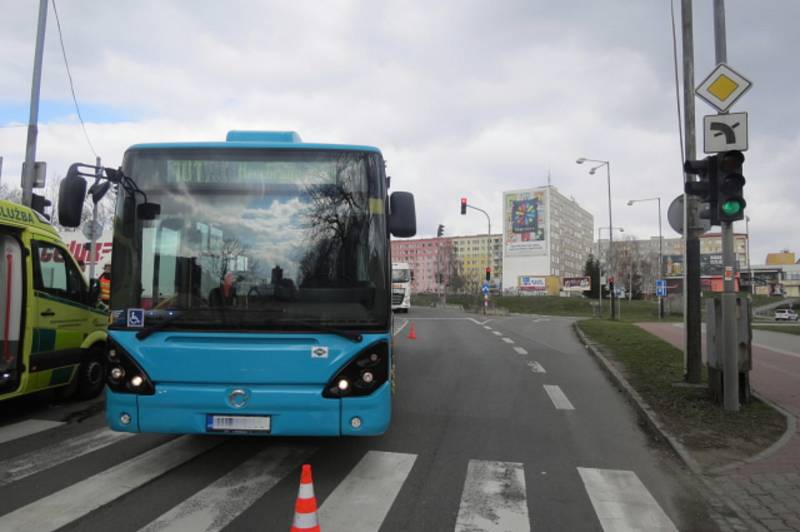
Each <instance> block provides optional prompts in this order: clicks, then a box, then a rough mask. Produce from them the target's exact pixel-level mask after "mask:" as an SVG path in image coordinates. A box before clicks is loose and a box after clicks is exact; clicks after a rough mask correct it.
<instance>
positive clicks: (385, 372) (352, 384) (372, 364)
mask: <svg viewBox="0 0 800 532" xmlns="http://www.w3.org/2000/svg"><path fill="white" fill-rule="evenodd" d="M387 380H389V344H387V343H386V342H378V343H376V344H372V345H371V346H369V347H367V348H366V349H364V350H363V351H361V352H360V353H359V354H357V355H356V356H355V357H353V358H352V359H350V361H349V362H348V363H347V364H345V365H344V367H342V368H341V369H340V370H339V371H338V372H337V373H336V375H334V377H333V378H332V379H331V380H330V381H328V384H326V385H325V389H324V390H323V391H322V396H323V397H328V398H340V397H357V396H363V395H369V394H371V393H372V392H374V391H375V390H376V389H377V388H379V387H380V386H381V384H383V383H384V382H386V381H387Z"/></svg>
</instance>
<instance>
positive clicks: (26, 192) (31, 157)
mask: <svg viewBox="0 0 800 532" xmlns="http://www.w3.org/2000/svg"><path fill="white" fill-rule="evenodd" d="M46 26H47V0H39V24H38V27H37V29H36V51H35V52H34V56H33V82H32V84H31V112H30V117H29V119H28V140H27V143H26V145H25V162H24V163H23V164H22V204H23V205H26V206H28V207H30V206H31V205H32V203H33V184H34V183H33V182H34V175H35V171H34V164H35V162H36V137H37V135H38V133H39V126H38V123H39V88H40V86H41V84H42V55H43V54H44V32H45V27H46Z"/></svg>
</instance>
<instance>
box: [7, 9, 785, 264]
mask: <svg viewBox="0 0 800 532" xmlns="http://www.w3.org/2000/svg"><path fill="white" fill-rule="evenodd" d="M675 3H676V6H675V9H676V17H677V19H678V20H677V22H678V24H679V25H680V1H679V0H675ZM38 4H39V2H37V1H35V0H0V8H2V9H1V10H0V12H1V13H2V14H3V15H2V17H0V72H1V73H2V75H0V126H2V127H0V156H3V157H4V165H3V177H2V179H3V182H4V183H6V184H13V185H15V186H16V185H18V183H19V172H20V168H21V162H22V160H23V159H24V149H25V128H24V127H14V126H15V125H24V124H26V123H27V119H28V111H29V109H28V102H29V97H30V85H31V72H32V62H33V52H34V41H35V35H36V18H37V11H38ZM711 4H712V2H711V0H698V1H696V2H695V10H694V11H695V13H694V14H695V52H696V57H695V70H696V73H697V74H696V80H695V82H696V83H695V84H696V85H697V84H699V83H700V81H702V79H703V78H704V77H705V76H706V74H708V73H709V72H710V71H711V69H712V68H713V67H714V64H715V62H714V51H713V35H712V21H711ZM57 7H58V9H59V14H60V16H61V22H62V29H63V32H64V40H65V45H66V47H67V54H68V58H69V61H70V66H71V69H72V75H73V78H74V81H75V85H76V91H77V95H78V101H79V103H80V105H81V111H82V114H83V116H84V119H85V120H86V122H87V130H88V133H89V137H90V139H91V142H92V143H93V144H94V148H95V150H96V151H97V153H98V155H100V156H101V157H102V158H103V163H104V164H106V165H110V166H117V165H119V164H120V162H121V158H122V154H123V152H124V150H125V148H126V147H127V146H129V145H131V144H134V143H139V142H150V141H187V140H222V139H224V137H225V134H226V132H227V131H228V130H229V129H277V130H284V129H288V130H295V131H297V132H299V133H300V135H301V136H302V137H303V139H304V140H307V141H314V142H332V143H353V144H367V145H374V146H377V147H379V148H380V149H381V150H382V152H383V154H384V157H385V158H386V159H387V161H388V165H389V173H390V175H392V177H393V180H392V186H393V189H395V190H409V191H412V192H413V193H414V194H415V196H416V200H417V216H418V227H419V234H420V235H421V236H426V235H433V234H435V232H436V227H437V225H438V224H440V223H441V224H444V225H445V226H446V230H445V231H446V234H448V235H459V234H469V233H478V232H482V231H485V229H484V228H485V218H484V217H483V216H482V215H480V213H475V212H470V213H469V214H468V215H467V216H460V215H459V198H460V197H462V196H466V197H467V198H468V199H469V202H470V203H471V204H474V205H476V206H480V207H482V208H484V209H486V210H487V211H489V213H490V214H491V216H492V220H493V221H494V224H495V225H494V227H498V228H499V224H500V221H501V194H502V191H503V190H511V189H519V188H526V187H536V186H542V185H546V184H547V176H548V173H549V174H550V175H551V180H552V184H553V185H555V186H556V187H558V189H559V190H560V191H561V192H562V193H563V194H565V195H567V196H573V197H574V198H575V200H576V201H578V203H580V204H581V205H582V206H583V207H585V208H586V209H588V210H589V211H590V212H591V213H592V214H593V215H594V216H595V226H597V225H605V226H607V225H608V204H607V191H606V180H605V172H598V174H596V175H594V176H592V175H589V174H588V173H587V171H588V168H587V165H583V166H579V165H577V164H575V159H576V158H577V157H580V156H584V157H589V158H594V159H602V160H609V161H611V187H612V208H613V216H614V225H615V226H621V227H624V229H625V233H626V234H631V235H636V236H637V237H640V238H647V237H650V236H655V235H657V231H658V218H657V211H656V208H655V203H654V202H653V203H644V204H637V205H635V206H633V207H628V206H627V205H626V203H627V200H628V199H631V198H642V197H652V196H661V198H662V204H663V210H664V215H665V219H664V232H665V236H670V237H672V236H675V235H676V234H675V233H674V232H673V231H672V230H671V229H669V228H668V226H667V224H666V208H667V205H668V204H669V202H670V201H671V200H672V199H673V198H674V197H675V196H677V195H678V194H680V193H681V189H682V179H683V178H682V174H681V154H680V147H679V140H678V125H677V116H676V113H677V111H676V103H675V87H674V78H673V75H674V74H673V63H672V61H673V57H672V34H671V25H670V4H669V2H668V1H666V0H660V1H657V0H628V1H622V0H620V1H611V0H608V1H603V2H598V1H590V0H586V1H580V0H576V1H572V2H555V1H552V0H549V1H534V0H522V1H501V0H498V1H496V2H486V1H465V0H461V1H440V2H410V1H403V2H380V1H371V2H367V1H363V2H360V1H336V2H333V1H331V2H318V1H317V2H310V1H309V2H305V1H296V2H277V1H275V2H271V1H269V2H268V1H255V0H251V1H233V0H226V1H225V2H197V1H189V0H184V1H178V0H175V1H166V0H157V1H156V0H153V1H146V0H138V1H136V2H129V1H122V0H107V1H103V2H97V1H96V0H58V1H57ZM726 11H727V23H728V28H727V32H728V63H729V64H730V65H731V66H732V67H733V68H735V69H737V70H738V71H739V72H740V73H742V74H743V75H744V76H746V77H748V78H749V79H750V80H752V81H753V82H754V86H753V88H752V89H751V90H750V91H749V92H748V93H747V94H745V95H744V96H743V97H742V99H741V100H740V101H739V102H738V103H737V104H736V105H735V106H734V108H733V110H734V111H747V112H749V122H750V124H749V126H750V150H749V151H748V152H747V153H746V156H747V162H746V163H745V176H746V177H747V180H748V181H747V186H746V188H745V197H746V199H747V202H748V207H747V210H746V212H747V214H748V215H749V216H750V218H751V222H750V232H751V237H752V244H751V251H752V255H753V262H754V263H756V264H758V263H763V261H764V257H765V255H766V253H767V252H770V251H777V250H780V249H784V248H788V249H790V250H792V251H795V252H800V231H798V221H797V220H798V217H797V212H798V208H797V206H796V204H798V203H800V183H799V182H798V180H797V175H796V174H797V171H798V168H800V164H798V163H796V162H795V159H794V158H795V157H800V127H798V124H800V91H798V90H797V85H798V82H800V61H798V59H797V57H796V55H795V54H797V53H798V52H800V32H798V31H797V28H796V21H797V20H798V19H800V2H796V1H794V0H762V1H759V2H752V1H747V0H728V1H727V2H726ZM679 39H680V35H679ZM679 53H680V42H679ZM41 98H42V102H41V108H40V129H39V145H38V146H39V147H38V153H37V159H38V160H44V161H46V162H47V164H48V177H52V176H60V175H63V174H64V173H65V171H66V169H67V167H68V165H69V164H70V163H71V162H74V161H84V162H91V161H93V159H94V154H93V153H92V151H91V150H90V148H89V146H88V144H87V141H86V139H85V138H84V136H83V133H82V131H81V129H80V127H79V125H78V121H77V116H76V114H75V111H74V108H73V106H72V103H71V97H70V92H69V85H68V82H67V77H66V73H65V69H64V63H63V59H62V57H61V51H60V48H59V44H58V33H57V28H56V20H55V17H54V16H53V11H52V6H51V10H50V13H49V16H48V23H47V34H46V46H45V53H44V71H43V79H42V89H41ZM696 106H697V117H698V123H699V127H698V135H697V137H698V146H699V147H698V152H700V154H701V155H702V129H701V127H702V116H703V115H704V114H711V113H712V112H714V111H713V110H712V109H711V108H710V107H709V106H707V105H706V104H705V103H704V102H702V101H700V100H699V99H697V100H696ZM736 225H737V226H736V229H737V231H741V232H744V230H745V227H744V223H741V224H739V223H737V224H736ZM595 234H596V229H595Z"/></svg>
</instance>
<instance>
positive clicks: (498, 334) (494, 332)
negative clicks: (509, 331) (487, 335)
mask: <svg viewBox="0 0 800 532" xmlns="http://www.w3.org/2000/svg"><path fill="white" fill-rule="evenodd" d="M492 334H493V335H495V336H500V335H502V334H503V333H501V332H500V331H492Z"/></svg>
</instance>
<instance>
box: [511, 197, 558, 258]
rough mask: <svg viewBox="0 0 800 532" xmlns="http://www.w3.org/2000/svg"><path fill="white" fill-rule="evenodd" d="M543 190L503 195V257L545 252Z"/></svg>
mask: <svg viewBox="0 0 800 532" xmlns="http://www.w3.org/2000/svg"><path fill="white" fill-rule="evenodd" d="M546 209H547V203H546V190H545V189H532V190H525V191H517V192H506V193H505V194H503V233H504V234H503V243H504V245H505V255H506V256H516V257H523V256H531V255H545V254H546V253H547V241H546V240H547V227H546V212H545V211H546Z"/></svg>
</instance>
